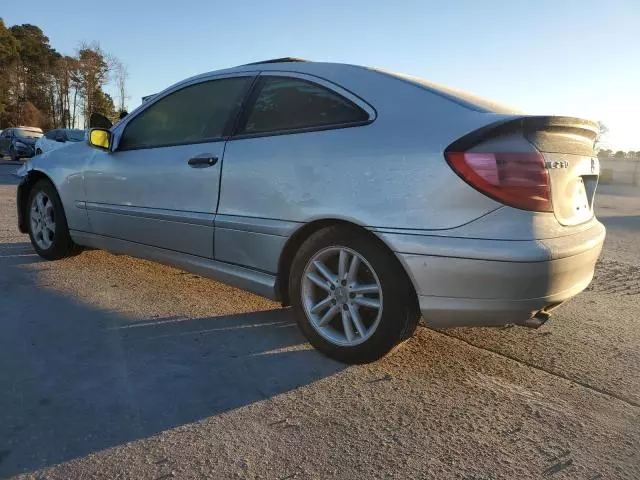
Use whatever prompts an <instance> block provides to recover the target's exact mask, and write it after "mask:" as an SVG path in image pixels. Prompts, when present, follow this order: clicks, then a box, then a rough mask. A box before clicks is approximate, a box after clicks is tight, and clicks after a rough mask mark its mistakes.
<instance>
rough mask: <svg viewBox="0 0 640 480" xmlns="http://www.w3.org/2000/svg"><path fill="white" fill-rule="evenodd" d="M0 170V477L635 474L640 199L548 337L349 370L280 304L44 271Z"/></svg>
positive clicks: (146, 275)
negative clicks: (307, 336) (312, 342)
mask: <svg viewBox="0 0 640 480" xmlns="http://www.w3.org/2000/svg"><path fill="white" fill-rule="evenodd" d="M15 169H16V166H15V165H7V164H5V163H3V164H1V165H0V392H2V393H1V394H0V477H2V478H24V479H27V478H29V479H31V478H38V479H75V478H83V479H84V478H87V479H89V478H104V479H125V478H126V479H129V478H130V479H168V478H180V479H182V478H184V479H192V478H193V479H204V478H215V479H226V478H252V479H253V478H268V479H271V478H274V479H294V478H295V479H298V478H312V479H326V478H345V479H355V478H358V479H368V478H435V479H448V478H461V479H469V480H471V479H474V480H480V479H502V478H504V479H514V478H518V479H534V478H553V479H574V478H575V479H618V478H620V479H639V478H640V326H639V322H640V302H639V300H640V243H639V242H638V241H637V239H638V235H639V233H640V189H638V188H634V187H610V186H605V187H602V188H601V189H600V193H599V195H598V199H597V205H598V209H597V212H598V215H599V217H600V219H601V220H602V221H603V222H604V223H605V225H607V228H608V236H607V240H606V245H605V250H604V252H603V255H602V259H601V261H600V263H599V266H598V270H597V273H596V278H595V280H594V282H593V284H592V286H591V287H589V289H588V290H587V291H585V292H584V293H582V294H581V295H580V296H579V297H577V298H576V299H574V300H572V301H570V302H569V303H567V304H566V305H564V306H562V307H561V308H560V309H558V310H557V311H556V313H555V314H554V315H553V317H552V319H551V321H550V322H549V323H547V324H546V325H544V326H543V327H541V328H540V329H537V330H529V329H525V328H521V327H512V328H473V329H472V328H466V329H456V330H442V331H434V330H430V329H427V328H423V327H420V328H419V329H418V331H417V333H416V335H415V337H414V338H413V339H411V340H410V341H408V342H407V343H406V344H404V345H403V346H402V347H401V348H400V349H398V350H397V351H396V352H395V353H394V354H392V355H390V356H388V357H387V358H385V359H383V360H381V361H379V362H377V363H374V364H370V365H363V366H355V367H353V366H352V367H347V366H345V365H342V364H340V363H337V362H334V361H332V360H329V359H327V358H325V357H323V356H322V355H320V354H319V353H318V352H316V351H315V350H313V349H312V348H311V347H310V346H309V345H308V344H307V343H306V342H305V340H304V338H303V337H302V335H301V334H300V333H299V331H298V329H297V327H296V326H295V323H294V321H293V318H292V316H291V313H290V311H289V310H288V309H282V308H280V306H279V305H278V304H276V303H273V302H270V301H268V300H265V299H262V298H260V297H257V296H255V295H252V294H249V293H246V292H243V291H240V290H237V289H234V288H231V287H228V286H225V285H223V284H220V283H217V282H214V281H211V280H208V279H205V278H202V277H199V276H197V275H193V274H190V273H186V272H183V271H181V270H178V269H174V268H171V267H167V266H162V265H158V264H154V263H151V262H147V261H143V260H137V259H133V258H130V257H126V256H116V255H112V254H109V253H106V252H102V251H84V252H82V253H81V254H79V255H77V256H75V257H72V258H69V259H65V260H62V261H57V262H47V261H43V260H42V259H40V258H39V257H38V256H37V255H36V254H35V253H34V251H33V249H32V248H31V245H30V244H29V241H28V237H27V236H26V235H22V234H20V233H19V232H18V231H17V228H16V218H15V215H16V213H15V211H16V210H15V188H16V187H15V185H16V183H17V181H16V179H14V178H13V177H12V176H11V175H10V173H11V171H13V170H15Z"/></svg>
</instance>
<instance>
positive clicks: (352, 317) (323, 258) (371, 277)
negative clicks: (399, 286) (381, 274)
mask: <svg viewBox="0 0 640 480" xmlns="http://www.w3.org/2000/svg"><path fill="white" fill-rule="evenodd" d="M301 292H302V304H303V307H304V311H305V313H306V315H307V318H308V319H309V321H310V323H311V325H312V326H313V328H314V329H315V330H316V331H317V332H318V334H320V335H321V336H322V337H323V338H325V339H326V340H328V341H329V342H331V343H333V344H335V345H339V346H347V347H350V346H355V345H359V344H361V343H363V342H364V341H366V340H367V339H369V338H370V337H371V335H373V333H374V332H375V331H376V329H377V328H378V325H379V324H380V318H381V317H382V307H383V298H382V287H381V284H380V279H379V278H378V275H377V274H376V272H375V271H374V269H373V268H372V266H371V265H370V264H369V262H367V260H366V259H365V258H364V257H363V256H362V255H360V254H359V253H358V252H356V251H354V250H352V249H350V248H346V247H338V246H335V247H328V248H325V249H323V250H321V251H319V252H317V253H316V254H315V255H313V256H312V257H311V259H310V260H309V262H308V263H307V266H306V268H305V270H304V273H303V275H302V289H301Z"/></svg>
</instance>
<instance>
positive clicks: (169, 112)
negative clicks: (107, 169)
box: [118, 77, 251, 150]
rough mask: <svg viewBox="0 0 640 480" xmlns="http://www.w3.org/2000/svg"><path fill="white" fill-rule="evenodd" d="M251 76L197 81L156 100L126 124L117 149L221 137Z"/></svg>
mask: <svg viewBox="0 0 640 480" xmlns="http://www.w3.org/2000/svg"><path fill="white" fill-rule="evenodd" d="M250 81H251V77H237V78H225V79H221V80H212V81H209V82H203V83H198V84H196V85H191V86H189V87H186V88H183V89H181V90H178V91H177V92H173V93H171V94H169V95H168V96H166V97H164V98H162V99H160V100H158V101H157V102H156V103H154V104H153V105H151V106H150V107H149V108H147V109H145V110H144V111H142V112H141V113H140V114H139V115H137V116H136V117H135V118H133V119H132V120H131V121H130V122H129V123H128V125H127V126H126V128H125V130H124V133H123V134H122V138H121V140H120V145H119V147H118V149H119V150H131V149H136V148H150V147H163V146H168V145H180V144H187V143H200V142H206V141H208V140H215V139H218V138H220V137H222V136H223V134H224V130H225V126H226V125H227V121H228V120H229V117H230V115H231V114H233V113H234V112H236V111H237V109H238V108H239V107H240V104H241V103H242V99H243V96H244V93H245V92H246V90H247V88H248V86H249V82H250Z"/></svg>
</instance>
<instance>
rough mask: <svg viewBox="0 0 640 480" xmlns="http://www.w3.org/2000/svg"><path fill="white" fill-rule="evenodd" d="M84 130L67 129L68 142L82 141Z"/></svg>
mask: <svg viewBox="0 0 640 480" xmlns="http://www.w3.org/2000/svg"><path fill="white" fill-rule="evenodd" d="M84 135H85V131H84V130H78V129H76V130H67V138H68V139H69V141H70V142H82V141H83V140H84Z"/></svg>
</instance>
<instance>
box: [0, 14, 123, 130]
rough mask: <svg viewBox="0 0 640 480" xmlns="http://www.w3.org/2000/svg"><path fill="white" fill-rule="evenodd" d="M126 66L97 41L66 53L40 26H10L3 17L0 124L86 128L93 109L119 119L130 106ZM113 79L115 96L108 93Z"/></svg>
mask: <svg viewBox="0 0 640 480" xmlns="http://www.w3.org/2000/svg"><path fill="white" fill-rule="evenodd" d="M127 77H128V74H127V68H126V66H125V65H124V64H123V63H122V62H120V61H119V60H118V59H117V58H115V57H114V56H113V55H110V54H108V53H106V52H104V51H103V50H102V49H101V48H100V46H99V45H98V44H97V43H88V42H83V43H80V44H79V47H78V49H77V51H76V52H75V55H63V54H61V53H59V52H58V51H56V50H55V49H54V48H53V47H51V45H50V44H49V38H48V37H47V36H46V35H45V34H44V32H43V31H42V30H41V29H40V28H39V27H37V26H36V25H29V24H24V25H13V26H10V27H7V26H6V25H5V23H4V20H3V19H2V18H1V17H0V129H4V128H8V127H15V126H21V125H23V126H31V127H40V128H42V129H43V130H49V129H51V128H86V127H87V126H88V121H89V116H90V114H91V113H95V112H98V113H101V114H103V115H105V116H106V117H108V118H109V119H111V120H112V121H116V120H117V117H118V115H119V112H120V111H122V110H126V102H127V98H128V97H127V91H126V82H127ZM109 84H113V85H114V86H115V89H116V91H117V93H116V97H117V98H116V99H115V101H114V99H113V98H112V97H111V96H110V95H109V94H108V93H106V92H105V90H104V89H105V87H106V86H107V85H109Z"/></svg>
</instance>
